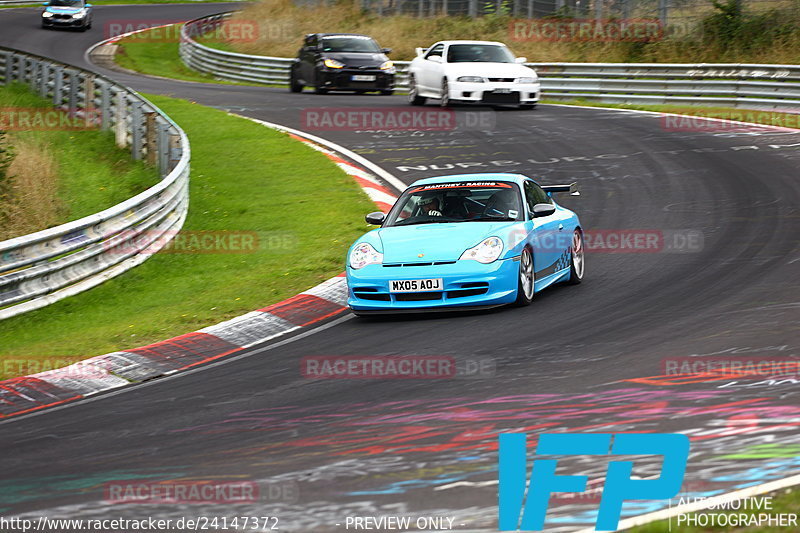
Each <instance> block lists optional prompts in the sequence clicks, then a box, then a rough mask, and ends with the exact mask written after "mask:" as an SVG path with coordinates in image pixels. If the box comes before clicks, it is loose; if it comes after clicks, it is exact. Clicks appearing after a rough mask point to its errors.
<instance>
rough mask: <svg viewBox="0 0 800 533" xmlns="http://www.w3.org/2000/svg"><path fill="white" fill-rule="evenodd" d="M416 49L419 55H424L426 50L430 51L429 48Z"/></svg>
mask: <svg viewBox="0 0 800 533" xmlns="http://www.w3.org/2000/svg"><path fill="white" fill-rule="evenodd" d="M415 50H416V51H417V55H418V56H421V55H423V54H424V53H425V52H427V51H428V49H427V48H416V49H415Z"/></svg>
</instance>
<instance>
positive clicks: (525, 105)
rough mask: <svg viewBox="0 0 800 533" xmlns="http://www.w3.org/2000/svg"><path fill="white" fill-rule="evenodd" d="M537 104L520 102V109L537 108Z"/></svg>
mask: <svg viewBox="0 0 800 533" xmlns="http://www.w3.org/2000/svg"><path fill="white" fill-rule="evenodd" d="M535 108H536V104H520V105H519V109H535Z"/></svg>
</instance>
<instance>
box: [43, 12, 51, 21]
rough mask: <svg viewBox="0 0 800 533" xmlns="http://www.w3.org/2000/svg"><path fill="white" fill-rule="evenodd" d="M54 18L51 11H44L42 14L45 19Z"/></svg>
mask: <svg viewBox="0 0 800 533" xmlns="http://www.w3.org/2000/svg"><path fill="white" fill-rule="evenodd" d="M52 16H53V14H52V13H50V12H49V11H44V12H43V13H42V17H43V18H46V19H49V18H50V17H52Z"/></svg>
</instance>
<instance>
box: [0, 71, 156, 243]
mask: <svg viewBox="0 0 800 533" xmlns="http://www.w3.org/2000/svg"><path fill="white" fill-rule="evenodd" d="M40 109H41V110H42V113H45V112H48V113H50V112H52V110H51V103H50V102H49V101H47V100H45V99H43V98H40V97H39V96H37V95H35V94H33V93H32V92H31V91H30V90H29V89H28V87H27V86H25V85H22V84H15V85H10V86H8V87H3V88H0V111H2V112H3V114H4V115H6V120H5V122H6V123H7V124H15V123H16V124H18V125H19V129H21V128H22V127H23V121H24V120H25V119H26V117H27V121H28V122H29V123H30V124H34V125H35V124H40V123H41V122H39V121H37V118H42V117H43V116H44V115H42V114H40V112H39V111H38V110H40ZM48 116H50V115H48ZM51 118H52V116H51ZM7 129H9V130H14V129H17V128H13V127H12V128H7ZM7 135H8V139H7V142H8V143H10V145H11V146H12V147H16V148H18V149H19V150H15V151H17V152H18V153H17V155H16V156H15V157H14V159H13V160H12V164H11V168H9V170H8V174H9V178H8V181H9V182H8V184H7V185H8V192H7V193H6V194H5V195H3V197H2V198H0V239H6V238H11V237H15V236H17V235H22V234H26V233H31V232H33V231H38V230H41V229H45V228H47V227H50V226H54V225H58V224H63V223H64V222H68V221H70V220H75V219H78V218H81V217H84V216H87V215H91V214H92V213H96V212H98V211H102V210H103V209H106V208H108V207H111V206H113V205H115V204H118V203H119V202H122V201H124V200H126V199H128V198H130V197H131V196H135V195H136V194H138V193H140V192H142V191H144V190H145V189H147V188H148V187H150V186H152V185H154V184H155V183H157V182H158V179H159V177H158V173H157V171H156V170H155V169H152V168H148V167H146V166H145V165H144V164H142V163H141V162H135V161H133V160H132V159H131V157H130V153H129V152H128V151H127V150H123V149H120V148H117V146H116V144H115V143H114V136H113V134H111V133H110V132H102V131H99V130H82V131H65V130H47V129H43V128H42V129H36V128H35V126H34V127H33V128H31V127H29V126H25V130H24V131H9V132H8V134H7ZM15 174H16V175H15Z"/></svg>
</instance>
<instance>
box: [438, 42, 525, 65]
mask: <svg viewBox="0 0 800 533" xmlns="http://www.w3.org/2000/svg"><path fill="white" fill-rule="evenodd" d="M447 62H448V63H474V62H481V63H513V62H514V54H512V53H511V50H509V49H508V48H506V47H505V46H502V45H499V44H451V45H450V48H448V49H447Z"/></svg>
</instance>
